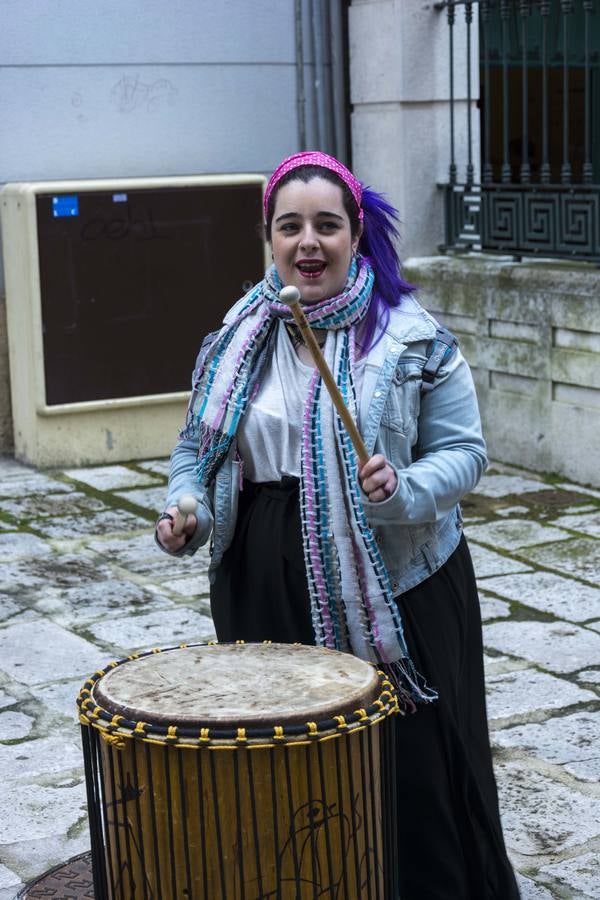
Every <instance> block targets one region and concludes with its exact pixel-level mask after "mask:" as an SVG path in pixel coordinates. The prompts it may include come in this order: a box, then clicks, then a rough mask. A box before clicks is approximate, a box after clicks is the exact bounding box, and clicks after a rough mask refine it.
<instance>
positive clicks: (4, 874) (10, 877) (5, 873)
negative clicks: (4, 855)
mask: <svg viewBox="0 0 600 900" xmlns="http://www.w3.org/2000/svg"><path fill="white" fill-rule="evenodd" d="M19 881H20V879H19V876H18V875H15V873H14V872H11V870H10V869H7V867H6V866H3V865H2V864H1V863H0V888H8V887H11V886H12V885H15V884H19ZM7 896H8V893H7Z"/></svg>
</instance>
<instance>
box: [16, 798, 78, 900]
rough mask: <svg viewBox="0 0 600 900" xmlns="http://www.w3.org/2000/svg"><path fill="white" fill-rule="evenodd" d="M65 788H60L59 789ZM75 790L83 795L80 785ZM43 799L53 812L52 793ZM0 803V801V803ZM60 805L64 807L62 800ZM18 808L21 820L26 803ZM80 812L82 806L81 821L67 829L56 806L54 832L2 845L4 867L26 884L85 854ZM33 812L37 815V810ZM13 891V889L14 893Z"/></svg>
mask: <svg viewBox="0 0 600 900" xmlns="http://www.w3.org/2000/svg"><path fill="white" fill-rule="evenodd" d="M65 787H66V786H63V789H64V788H65ZM58 790H61V788H58ZM71 790H73V789H71ZM78 790H79V791H80V792H84V790H85V789H84V786H83V784H81V785H80V786H79V787H78ZM57 796H60V795H57ZM45 799H46V802H47V803H48V809H51V810H52V812H53V813H54V807H55V805H56V804H55V803H53V800H54V795H53V794H52V792H50V791H48V792H47V793H46V795H45ZM61 799H62V798H61ZM1 802H2V801H1V800H0V804H1ZM63 806H66V803H65V802H64V800H63ZM21 809H22V810H23V813H24V818H25V817H26V816H27V815H28V814H29V813H28V811H29V807H28V805H27V803H24V804H23V805H22V807H21ZM83 809H84V808H83V806H82V814H81V818H80V819H79V820H77V821H76V822H75V823H74V824H73V826H71V827H68V826H67V822H68V821H69V820H68V818H67V815H66V812H65V811H64V810H63V809H62V808H60V807H59V808H57V818H56V820H55V823H54V826H55V830H54V831H52V833H51V834H49V835H46V836H45V837H42V838H34V839H31V840H26V839H25V840H20V841H15V842H13V843H9V844H6V845H5V846H4V847H3V848H2V854H3V858H4V862H5V864H6V865H7V866H8V867H9V868H10V869H12V870H13V871H16V872H18V873H19V875H20V876H21V878H22V879H23V881H24V882H25V883H29V882H30V881H33V879H34V878H37V877H38V876H39V875H41V874H42V872H46V871H47V870H48V869H50V868H52V867H53V866H56V865H60V864H61V863H62V862H64V861H65V860H66V859H71V858H72V857H73V856H78V855H79V854H80V853H85V852H86V851H89V849H90V839H89V833H88V829H87V816H86V813H85V811H83ZM19 813H20V809H19V807H17V808H16V810H15V815H19ZM34 813H37V810H36V811H34ZM17 889H18V888H15V890H17ZM13 898H14V894H11V895H10V900H13ZM61 900H67V898H61Z"/></svg>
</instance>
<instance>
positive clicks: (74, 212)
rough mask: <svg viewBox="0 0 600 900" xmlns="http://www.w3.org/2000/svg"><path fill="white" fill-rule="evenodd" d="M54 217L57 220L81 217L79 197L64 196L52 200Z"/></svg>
mask: <svg viewBox="0 0 600 900" xmlns="http://www.w3.org/2000/svg"><path fill="white" fill-rule="evenodd" d="M52 215H53V216H54V218H55V219H62V218H65V217H66V216H78V215H79V197H78V196H77V194H63V195H62V197H53V198H52Z"/></svg>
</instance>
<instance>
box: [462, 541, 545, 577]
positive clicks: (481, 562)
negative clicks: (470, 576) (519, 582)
mask: <svg viewBox="0 0 600 900" xmlns="http://www.w3.org/2000/svg"><path fill="white" fill-rule="evenodd" d="M469 549H470V551H471V557H472V559H473V568H474V569H475V575H476V576H477V578H489V577H491V576H492V575H508V574H510V573H511V572H531V566H529V565H527V563H522V562H518V561H517V560H516V559H511V558H510V556H502V555H501V554H500V553H494V551H493V550H487V549H486V548H485V547H480V546H479V544H476V543H470V544H469Z"/></svg>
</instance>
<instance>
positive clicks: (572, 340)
mask: <svg viewBox="0 0 600 900" xmlns="http://www.w3.org/2000/svg"><path fill="white" fill-rule="evenodd" d="M406 276H407V278H408V279H409V280H410V281H411V282H413V283H415V284H417V285H419V287H420V300H421V303H422V304H423V306H425V307H426V308H427V309H429V310H431V311H432V312H433V313H434V314H436V315H437V317H438V318H439V319H440V320H441V321H442V322H443V323H444V324H445V325H447V327H448V328H450V329H451V330H452V331H453V332H454V333H455V334H456V335H457V337H458V338H459V340H460V344H461V347H462V350H463V352H464V354H465V356H466V358H467V360H468V362H469V363H470V365H471V367H472V370H473V375H474V378H475V383H476V385H477V392H478V396H479V403H480V408H481V416H482V420H483V425H484V431H485V436H486V440H487V442H488V448H489V453H490V456H491V457H493V458H494V459H498V460H500V461H502V462H506V463H512V464H515V465H522V466H525V467H526V468H530V469H533V470H535V471H540V472H553V473H557V474H559V475H562V476H563V477H564V478H565V479H572V480H574V481H578V482H581V483H584V484H590V485H594V486H596V487H600V469H599V468H598V446H599V444H598V436H599V435H600V306H599V304H598V296H599V295H600V272H598V271H597V269H595V268H593V267H592V266H589V265H586V264H581V265H579V266H578V265H576V264H573V263H571V262H569V263H567V262H565V263H561V262H560V261H554V262H550V261H548V260H544V261H543V262H539V263H538V262H530V263H516V262H513V261H511V260H506V259H500V258H497V257H491V256H487V257H486V256H479V257H478V256H475V255H473V256H468V257H454V258H449V257H430V258H420V259H411V260H409V261H408V262H407V267H406Z"/></svg>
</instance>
